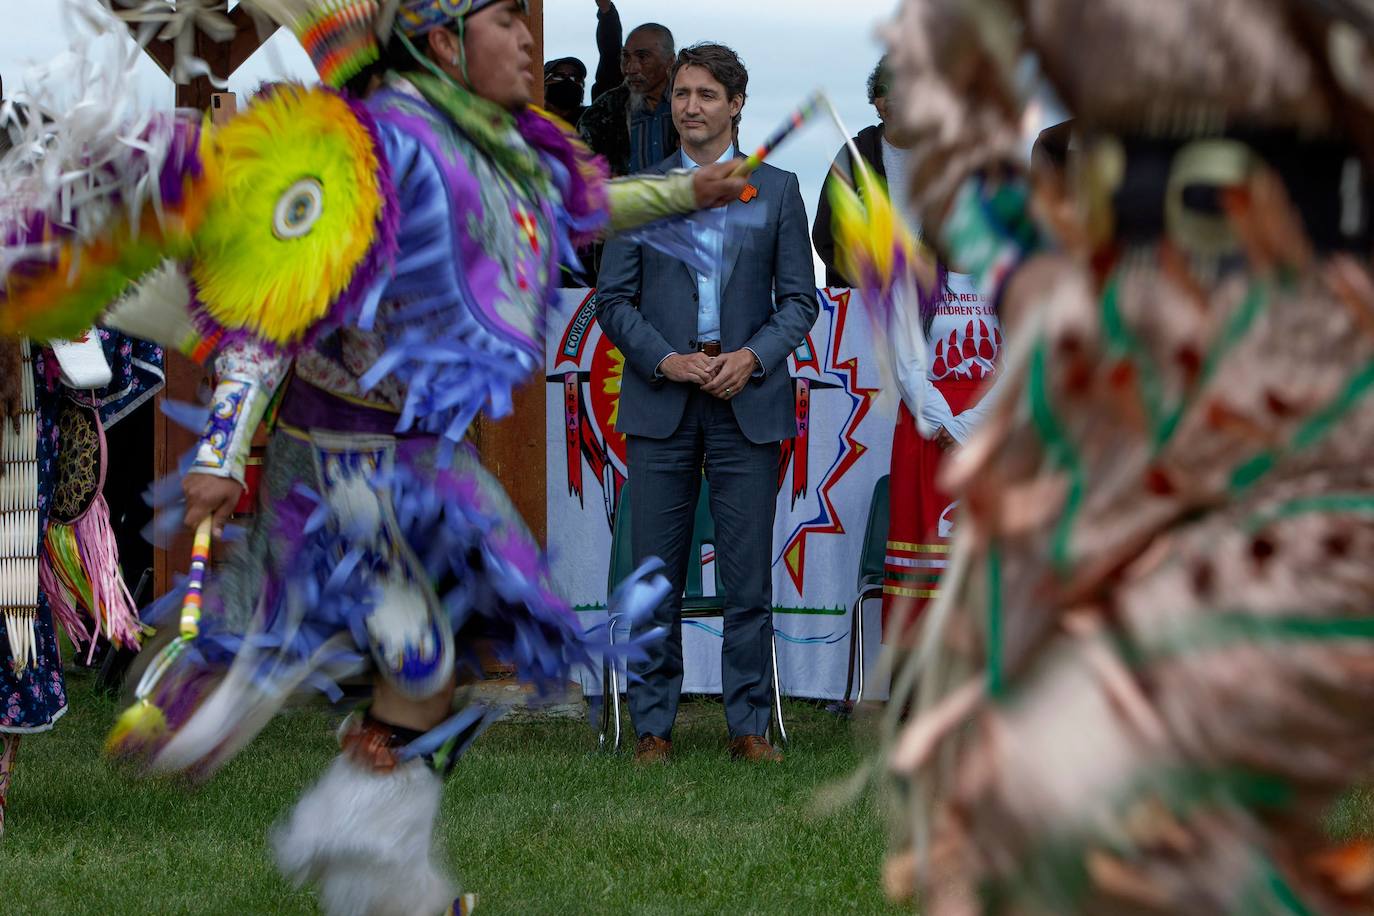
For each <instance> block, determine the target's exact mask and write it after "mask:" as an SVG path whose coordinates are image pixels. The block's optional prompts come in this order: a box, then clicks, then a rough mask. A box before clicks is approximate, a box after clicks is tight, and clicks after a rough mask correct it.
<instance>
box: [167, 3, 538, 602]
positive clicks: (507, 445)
mask: <svg viewBox="0 0 1374 916" xmlns="http://www.w3.org/2000/svg"><path fill="white" fill-rule="evenodd" d="M529 10H530V12H529V23H530V31H531V33H532V34H533V35H534V43H535V49H534V61H533V66H534V67H535V68H536V70H537V74H538V79H536V80H535V85H536V86H537V87H538V90H537V91H538V92H540V93H542V92H543V86H544V80H543V59H544V3H543V0H529ZM228 15H229V17H230V19H231V20H233V22H234V24H235V25H236V26H238V32H237V34H235V36H234V37H233V38H232V39H231V40H229V41H226V42H215V41H212V40H211V39H210V38H209V37H208V36H206V35H204V34H199V33H198V34H197V35H196V44H195V54H196V56H198V57H200V58H201V59H202V60H204V61H205V62H206V63H207V64H209V66H210V68H211V70H212V71H213V72H215V73H217V74H232V73H234V72H235V71H237V70H238V68H239V67H241V66H242V65H243V64H244V63H245V62H246V61H247V60H248V58H250V57H252V56H253V53H254V52H256V51H257V50H258V48H260V47H261V46H262V45H263V43H264V42H265V41H266V40H267V38H269V37H271V36H270V35H269V36H259V34H258V32H257V29H256V27H255V26H254V24H253V20H252V17H250V16H249V15H248V14H247V12H246V11H244V10H243V9H242V8H240V7H235V8H234V9H233V10H232V11H230V12H229V13H228ZM145 50H146V51H147V53H148V54H149V56H150V57H152V58H153V60H155V61H157V64H158V66H159V67H161V68H162V71H163V72H164V73H167V74H168V75H169V78H170V74H171V69H172V60H173V52H172V46H171V44H170V43H169V42H166V41H154V42H152V43H151V44H150V45H149V46H148V47H147V48H146V49H145ZM215 91H216V90H215V88H214V87H213V86H212V85H211V84H210V82H209V80H206V79H204V78H198V79H196V80H193V81H192V82H191V83H189V84H187V85H179V86H177V93H176V104H177V106H178V107H183V108H194V109H199V110H201V111H208V110H209V108H210V104H211V97H212V96H213V95H214V93H215ZM539 378H542V373H540V376H539ZM206 385H207V378H206V372H205V370H204V369H202V368H201V367H199V366H196V365H195V364H194V363H192V362H191V361H189V360H187V359H185V358H184V357H182V356H181V355H180V354H177V353H169V354H168V355H167V387H166V389H165V390H164V392H163V394H162V395H161V397H170V398H172V399H174V400H178V401H191V402H198V401H203V400H204V399H205V398H206V397H207V396H208V393H207V392H206V391H205V390H204V389H205V387H206ZM545 388H546V386H545V385H543V384H540V383H539V381H538V379H536V380H534V381H531V382H530V383H529V384H526V385H524V386H522V387H521V388H520V389H519V390H518V391H517V392H516V393H515V413H514V415H513V416H511V417H508V418H507V419H505V420H503V421H502V422H500V423H491V422H489V421H486V420H481V421H479V423H478V426H477V429H476V431H475V436H474V438H475V439H476V441H477V445H478V448H479V450H480V452H481V454H482V460H483V461H484V462H485V463H486V465H487V467H488V468H489V469H490V470H491V471H492V473H493V474H495V475H496V477H497V479H498V480H500V481H501V483H502V484H503V485H504V486H505V488H506V490H507V491H508V492H509V493H510V495H511V499H512V501H513V502H514V503H515V506H516V508H517V509H518V510H519V511H520V514H521V515H522V516H523V517H524V519H525V521H526V523H528V524H529V526H530V530H531V531H533V532H534V535H535V537H537V538H538V539H539V540H540V542H541V543H542V542H543V541H544V540H545V538H546V535H547V529H548V521H547V519H548V515H547V511H548V510H547V505H546V501H545V497H546V492H547V490H546V488H547V477H546V472H547V466H548V458H547V455H546V453H545V448H544V439H545V434H544V423H545V418H544V411H545V406H546V400H545V397H546V396H545V391H544V389H545ZM155 422H156V428H155V437H156V439H155V443H154V456H153V460H154V463H155V470H156V473H157V476H158V477H159V478H160V477H165V476H168V475H170V474H173V473H175V472H176V466H177V458H178V457H179V456H180V455H183V454H185V453H186V452H187V451H188V450H189V449H191V448H192V447H194V445H195V441H196V440H195V436H194V435H193V434H191V433H190V432H188V431H186V430H183V429H181V428H180V427H178V426H176V425H175V424H173V423H170V422H168V420H167V417H166V416H165V415H164V414H163V413H162V411H160V410H159V411H158V413H157V419H156V421H155ZM189 556H190V537H189V536H186V537H183V538H180V539H178V540H177V541H176V542H175V543H173V544H172V545H171V547H170V548H169V549H168V550H158V551H156V552H155V554H154V563H153V566H154V575H155V584H156V588H157V593H158V594H159V595H161V594H165V593H166V592H167V591H168V590H169V589H170V588H171V585H172V582H173V579H174V577H175V576H174V573H175V570H178V569H181V568H183V567H184V566H185V565H186V561H187V558H188V557H189Z"/></svg>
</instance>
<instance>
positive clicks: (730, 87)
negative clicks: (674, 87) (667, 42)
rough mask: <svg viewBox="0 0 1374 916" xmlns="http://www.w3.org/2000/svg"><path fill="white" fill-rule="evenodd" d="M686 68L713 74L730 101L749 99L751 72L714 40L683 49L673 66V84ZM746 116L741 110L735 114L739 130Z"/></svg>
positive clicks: (729, 51)
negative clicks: (679, 73)
mask: <svg viewBox="0 0 1374 916" xmlns="http://www.w3.org/2000/svg"><path fill="white" fill-rule="evenodd" d="M683 67H700V68H701V69H703V70H705V71H706V72H707V73H709V74H711V78H712V79H714V80H715V81H716V82H718V83H720V84H721V85H722V86H724V87H725V97H726V98H727V99H733V98H734V97H735V96H740V97H742V98H745V99H747V98H748V97H749V71H748V70H747V69H746V68H745V66H744V61H742V60H740V59H739V55H738V54H736V53H735V52H734V50H733V49H732V48H729V47H726V46H725V45H723V44H719V43H717V42H714V41H703V42H700V43H698V44H694V45H692V46H691V47H688V48H683V49H682V50H681V51H679V52H678V55H677V61H676V62H674V64H673V80H672V81H673V82H677V74H678V71H679V70H681V69H682V68H683ZM743 114H744V109H743V107H741V108H740V114H737V115H735V126H736V127H739V122H740V118H741V116H742V115H743Z"/></svg>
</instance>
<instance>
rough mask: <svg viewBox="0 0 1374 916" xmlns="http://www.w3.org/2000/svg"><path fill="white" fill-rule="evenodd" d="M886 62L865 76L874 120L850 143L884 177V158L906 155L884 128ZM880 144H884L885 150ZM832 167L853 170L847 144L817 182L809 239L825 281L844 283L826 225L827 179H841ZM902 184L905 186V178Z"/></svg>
mask: <svg viewBox="0 0 1374 916" xmlns="http://www.w3.org/2000/svg"><path fill="white" fill-rule="evenodd" d="M886 64H887V59H886V58H884V59H883V60H881V61H879V62H878V66H876V67H874V68H873V72H872V73H870V74H869V76H868V101H869V102H870V103H871V104H872V105H873V107H874V108H875V109H877V111H878V123H877V124H874V125H872V126H871V127H865V128H864V129H863V130H861V131H859V135H858V136H857V137H855V138H854V146H855V147H856V148H857V149H858V150H859V155H860V156H862V157H863V158H864V160H865V161H866V162H867V163H868V165H869V166H870V167H872V169H873V171H875V172H876V173H877V174H878V177H879V178H882V179H883V180H884V181H887V180H888V169H887V164H886V162H885V160H891V161H903V160H905V158H906V150H905V149H904V148H902V147H900V146H898V145H897V144H894V143H893V138H892V137H891V136H890V135H889V132H888V130H887V102H888V98H887V96H888V85H889V81H888V73H887V66H886ZM884 147H886V151H885V150H884ZM836 170H838V171H839V173H840V174H841V175H844V176H850V175H852V174H853V171H854V170H853V167H852V164H851V163H850V161H849V147H848V146H844V147H842V148H841V149H840V151H839V153H838V154H837V155H836V156H835V164H834V165H833V166H831V170H830V173H829V174H828V175H826V177H825V183H824V184H823V185H822V186H821V199H820V201H819V202H818V203H817V204H816V221H815V223H813V224H812V227H811V241H812V242H813V243H814V244H815V246H816V253H817V254H819V255H820V256H821V261H822V263H824V264H825V285H826V286H830V287H846V286H853V285H854V284H853V282H852V281H851V279H850V278H847V277H845V276H844V275H843V274H842V273H840V270H839V268H838V267H837V266H836V263H835V238H834V236H833V234H832V232H831V227H830V221H831V216H830V186H831V182H833V181H840V180H841V179H839V178H836V177H835V171H836ZM902 184H903V186H905V182H902Z"/></svg>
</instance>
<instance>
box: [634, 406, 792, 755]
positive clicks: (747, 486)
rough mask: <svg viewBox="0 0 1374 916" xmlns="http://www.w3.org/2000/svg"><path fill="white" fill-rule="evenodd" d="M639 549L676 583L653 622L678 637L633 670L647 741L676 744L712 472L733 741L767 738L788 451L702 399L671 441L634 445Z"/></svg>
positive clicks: (639, 726)
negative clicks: (689, 612) (687, 616)
mask: <svg viewBox="0 0 1374 916" xmlns="http://www.w3.org/2000/svg"><path fill="white" fill-rule="evenodd" d="M627 445H628V459H629V462H628V463H629V472H630V474H629V481H630V492H631V498H630V506H631V508H630V525H631V541H632V546H633V550H634V557H635V562H636V563H641V562H643V561H644V560H645V559H647V558H649V557H655V556H656V557H658V558H660V559H661V560H663V562H664V563H665V564H666V566H667V569H666V570H665V573H666V575H667V577H668V579H669V581H670V582H671V583H672V590H671V591H670V592H669V597H668V598H667V599H666V600H664V602H663V603H662V604H661V605H660V606H659V607H658V608H657V609H656V611H655V613H654V615H653V619H652V620H651V621H645V622H643V623H641V624H640V625H639V629H640V631H641V632H642V631H643V630H647V629H649V628H651V627H654V626H663V627H667V628H668V635H667V637H665V638H664V639H663V640H662V641H660V642H659V643H657V644H656V645H654V646H651V647H650V649H649V651H648V657H647V659H645V660H643V661H640V662H636V663H635V664H633V665H632V666H631V669H630V671H631V677H630V685H629V695H630V696H629V699H630V715H631V717H632V718H633V720H634V727H635V734H636V735H637V736H638V737H641V738H642V737H644V736H645V735H655V736H657V737H660V738H669V737H671V734H672V729H673V720H674V719H675V718H676V717H677V706H678V697H679V694H680V693H681V691H682V621H681V617H680V614H681V612H682V590H683V588H684V585H685V583H686V578H687V564H688V563H689V562H699V559H698V558H696V557H689V556H688V553H689V550H690V548H691V540H692V522H693V518H694V516H695V514H696V504H697V499H698V497H699V496H700V492H701V474H702V469H703V467H704V469H705V472H706V478H707V481H708V482H709V484H710V491H711V515H712V518H713V519H714V521H715V527H716V569H717V582H716V587H717V594H720V595H722V596H723V597H724V607H725V610H724V619H725V639H724V644H723V646H722V648H721V686H722V693H723V699H724V702H725V721H726V724H727V726H728V727H729V730H730V737H731V738H738V737H740V736H742V735H762V734H764V733H765V732H766V731H767V729H768V723H769V717H770V715H771V710H772V706H771V701H770V697H771V694H770V691H771V688H772V683H773V665H772V641H773V608H772V602H773V578H772V560H773V516H774V512H775V507H776V503H777V491H778V462H779V461H780V460H781V444H780V443H778V442H770V443H765V444H759V443H755V442H751V441H750V440H749V439H748V438H747V437H746V436H745V435H744V433H743V432H741V431H740V427H739V423H738V422H737V421H736V419H735V414H734V411H733V409H732V408H731V406H730V404H729V402H727V401H722V400H720V399H719V398H715V397H712V396H711V395H709V394H704V393H702V392H701V391H699V390H696V389H694V390H693V391H692V392H691V394H690V395H689V396H688V400H687V406H686V410H685V411H684V414H683V418H682V423H681V424H680V425H679V426H678V428H677V431H676V432H675V433H674V434H673V435H671V436H669V437H668V438H666V439H650V438H646V437H643V436H630V437H628V443H627Z"/></svg>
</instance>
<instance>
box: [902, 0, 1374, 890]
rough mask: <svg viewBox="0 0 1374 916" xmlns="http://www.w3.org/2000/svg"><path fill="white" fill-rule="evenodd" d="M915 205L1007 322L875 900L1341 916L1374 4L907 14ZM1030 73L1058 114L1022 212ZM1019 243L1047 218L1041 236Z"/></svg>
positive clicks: (978, 8)
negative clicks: (1336, 815) (1043, 182)
mask: <svg viewBox="0 0 1374 916" xmlns="http://www.w3.org/2000/svg"><path fill="white" fill-rule="evenodd" d="M889 38H890V45H891V61H892V64H893V68H894V72H895V74H896V82H897V90H898V95H899V96H900V97H901V99H902V100H903V101H902V109H901V111H900V112H899V114H898V116H899V117H900V118H901V119H902V121H903V122H904V123H905V124H906V126H907V127H908V128H910V129H911V130H913V131H914V132H915V134H916V135H917V136H918V137H919V138H920V142H919V143H918V145H917V147H916V149H915V150H914V154H915V156H916V162H915V163H914V164H913V169H914V171H913V182H914V186H913V199H914V201H915V203H916V204H917V206H918V207H919V209H920V210H921V212H922V216H923V220H924V225H925V226H926V227H927V228H928V229H929V230H930V231H931V233H932V235H933V236H935V237H937V238H938V239H939V240H940V242H941V244H942V248H943V253H944V254H945V255H946V256H947V257H948V258H949V262H950V263H951V264H952V265H958V267H959V269H962V270H967V271H970V272H973V273H975V274H977V275H979V276H980V277H982V278H983V280H984V282H985V287H986V288H988V289H989V290H996V291H997V294H998V295H999V296H1000V297H1001V301H1002V315H1003V318H1004V320H1005V321H1006V322H1007V324H1008V330H1007V340H1008V341H1009V342H1010V343H1009V348H1008V353H1007V355H1006V360H1005V363H1004V365H1003V369H1002V379H1001V382H1000V384H1001V385H1002V386H1005V387H1004V390H1003V391H1002V392H1001V396H1000V397H999V398H998V399H997V401H996V403H995V404H994V405H993V407H992V410H991V414H990V416H989V418H988V420H987V422H986V423H985V425H984V426H983V427H982V428H981V429H980V430H979V431H978V432H976V433H975V434H974V436H973V438H972V439H971V441H970V442H969V443H968V444H967V445H966V446H965V447H964V448H963V449H961V450H960V451H959V452H957V453H955V455H954V456H952V458H951V464H952V468H950V469H948V471H947V473H946V477H945V481H946V483H947V484H949V486H950V487H951V488H952V490H953V491H954V492H955V493H956V494H958V495H959V496H960V497H961V499H962V512H963V515H962V516H961V519H960V522H959V530H958V533H957V535H956V543H955V546H954V549H953V554H952V557H951V560H950V567H949V569H948V570H947V571H946V578H945V580H944V585H943V592H942V594H941V596H940V598H939V599H938V601H937V603H936V604H935V605H934V606H933V607H932V608H931V609H930V610H929V611H928V612H927V614H926V623H925V627H924V634H923V643H922V645H921V648H920V649H919V650H918V652H917V653H916V654H915V656H914V658H913V659H912V660H911V663H910V664H909V665H908V666H907V667H906V668H905V669H904V670H903V671H902V672H900V673H899V675H898V676H897V678H896V685H895V689H894V695H895V696H896V697H897V698H898V699H899V700H901V699H902V698H905V697H910V696H911V694H912V691H913V690H914V688H915V687H916V686H917V684H918V683H919V686H920V689H919V691H916V696H917V698H918V699H919V711H918V712H917V713H916V714H914V716H913V718H911V720H910V721H907V722H902V721H901V716H902V713H903V705H904V704H903V703H902V702H894V703H893V704H891V706H890V708H889V714H890V716H891V720H892V721H891V722H890V724H891V727H892V733H891V745H890V747H889V749H888V755H887V762H888V764H889V766H890V768H891V769H892V771H894V772H895V774H896V777H897V780H898V782H899V785H900V786H901V787H902V788H903V789H905V790H906V791H904V792H903V793H901V797H903V798H904V799H906V801H907V802H908V804H909V807H908V808H907V809H906V810H904V811H903V812H902V815H903V823H904V825H905V826H906V828H907V829H906V830H905V831H904V833H903V836H902V838H901V842H900V844H899V848H898V850H897V852H896V854H895V855H894V857H893V859H892V861H891V862H890V864H889V870H888V875H887V878H888V882H889V890H890V892H892V893H893V894H894V895H896V896H899V897H907V896H910V895H911V894H912V893H913V892H915V891H917V890H919V891H920V892H921V894H922V912H926V913H931V914H935V916H948V914H967V913H976V912H989V913H991V912H996V913H1046V912H1054V913H1102V914H1121V913H1131V914H1165V913H1187V914H1204V913H1222V912H1234V913H1314V912H1322V913H1353V912H1369V910H1370V908H1371V906H1374V848H1371V846H1370V844H1368V843H1356V844H1353V845H1347V846H1342V847H1338V848H1334V849H1333V848H1331V846H1330V841H1329V840H1328V839H1327V834H1326V832H1325V830H1324V818H1325V816H1326V815H1327V813H1328V811H1329V809H1330V806H1331V805H1332V803H1333V802H1334V801H1335V800H1336V799H1337V798H1339V797H1340V795H1341V794H1342V793H1344V792H1345V791H1347V789H1348V787H1349V785H1350V783H1351V782H1352V781H1353V780H1356V779H1358V778H1360V775H1361V774H1363V773H1364V772H1366V768H1367V766H1368V762H1369V760H1370V758H1371V754H1374V728H1371V726H1370V720H1369V708H1370V702H1371V700H1374V681H1371V679H1370V677H1369V672H1370V670H1371V665H1374V642H1371V640H1370V636H1371V634H1372V633H1374V626H1372V625H1371V624H1372V622H1374V618H1371V604H1370V601H1371V597H1374V567H1371V565H1370V564H1369V562H1368V557H1369V555H1370V550H1371V549H1374V475H1371V472H1370V470H1369V460H1368V456H1369V452H1370V447H1371V445H1372V444H1374V400H1372V399H1371V397H1370V395H1371V393H1374V318H1371V316H1374V274H1372V273H1371V268H1370V255H1371V250H1374V232H1372V231H1371V222H1370V215H1371V213H1372V212H1374V210H1371V205H1374V198H1372V197H1371V195H1370V192H1369V187H1370V185H1369V182H1368V177H1367V176H1368V172H1367V169H1368V168H1369V165H1370V163H1371V162H1374V159H1372V158H1371V153H1374V147H1371V146H1370V144H1369V141H1370V134H1369V131H1368V127H1369V124H1370V123H1374V122H1371V120H1370V114H1371V107H1374V94H1371V89H1370V87H1371V86H1374V79H1371V76H1374V74H1371V72H1370V61H1371V60H1374V58H1372V57H1371V55H1370V54H1369V49H1370V40H1371V38H1374V21H1371V19H1370V18H1369V16H1368V14H1367V12H1366V8H1365V7H1364V6H1363V5H1360V4H1355V3H1345V2H1339V0H1330V2H1327V0H1320V2H1319V0H1156V2H1152V3H1138V2H1136V0H1034V2H1017V0H906V2H905V4H904V5H903V7H902V10H901V12H900V14H899V18H898V20H897V22H896V23H895V25H894V26H893V27H892V28H891V29H890V31H889ZM1027 52H1030V53H1033V54H1034V55H1036V57H1037V58H1038V62H1039V65H1040V69H1041V72H1043V73H1044V74H1045V75H1046V76H1047V77H1048V78H1049V80H1050V81H1051V82H1052V84H1053V87H1054V89H1055V91H1056V92H1057V93H1058V95H1059V98H1060V99H1061V100H1062V101H1063V102H1064V103H1065V104H1066V106H1067V108H1068V109H1069V111H1070V112H1071V113H1072V114H1073V115H1074V116H1075V117H1076V121H1075V134H1076V136H1077V137H1079V138H1081V143H1080V144H1079V146H1078V148H1077V149H1076V151H1075V154H1074V156H1073V157H1072V159H1071V162H1070V169H1069V181H1068V184H1067V187H1071V188H1072V189H1073V190H1072V193H1073V199H1072V200H1071V201H1066V200H1064V199H1063V198H1056V197H1055V196H1053V195H1049V196H1045V197H1043V198H1034V199H1033V198H1031V196H1030V195H1029V194H1028V192H1027V188H1026V185H1025V182H1024V180H1023V179H1022V178H1021V177H1020V176H1021V174H1022V169H1021V166H1020V165H1019V164H1018V163H1019V160H1020V154H1021V150H1022V149H1023V148H1024V145H1023V141H1022V139H1021V136H1020V134H1019V121H1020V117H1021V112H1022V101H1023V100H1022V98H1021V97H1020V96H1019V95H1018V86H1020V85H1022V84H1021V83H1020V82H1019V81H1018V80H1017V78H1016V77H1017V75H1018V72H1020V73H1024V71H1018V67H1019V65H1020V64H1021V62H1022V59H1023V57H1024V56H1025V54H1026V53H1027ZM1033 216H1034V217H1036V218H1037V219H1036V221H1035V222H1033V221H1032V217H1033Z"/></svg>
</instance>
